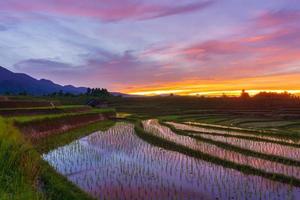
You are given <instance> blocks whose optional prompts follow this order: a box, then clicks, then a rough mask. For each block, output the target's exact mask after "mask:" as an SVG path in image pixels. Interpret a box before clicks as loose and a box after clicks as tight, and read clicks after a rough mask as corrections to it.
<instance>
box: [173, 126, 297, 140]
mask: <svg viewBox="0 0 300 200" xmlns="http://www.w3.org/2000/svg"><path fill="white" fill-rule="evenodd" d="M168 123H170V124H171V125H174V126H176V127H177V128H179V129H182V130H189V131H197V132H202V133H214V134H227V135H231V136H245V135H246V136H250V137H254V138H257V139H265V140H270V141H278V142H283V143H289V144H298V145H299V146H300V141H299V140H295V139H291V138H286V137H278V135H277V136H276V135H274V136H273V137H272V136H269V134H267V135H264V131H259V130H257V131H254V130H251V129H244V128H239V127H229V126H223V125H213V124H205V123H199V122H185V123H184V124H181V123H175V122H168ZM188 125H191V126H188Z"/></svg>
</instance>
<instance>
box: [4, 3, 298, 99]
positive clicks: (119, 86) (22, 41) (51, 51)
mask: <svg viewBox="0 0 300 200" xmlns="http://www.w3.org/2000/svg"><path fill="white" fill-rule="evenodd" d="M0 58H1V61H0V65H1V66H3V67H5V68H7V69H9V70H12V71H14V72H22V73H27V74H29V75H31V76H33V77H35V78H38V79H41V78H46V79H50V80H52V81H54V82H56V83H59V84H63V85H68V84H73V85H75V86H86V87H101V88H102V87H105V88H108V89H109V90H110V91H119V92H124V93H130V94H144V95H153V94H169V93H175V94H181V95H219V94H223V93H226V94H239V93H240V91H241V90H242V89H246V90H248V91H249V92H250V93H251V94H252V93H253V94H254V93H257V92H259V91H276V92H280V91H289V92H292V93H300V1H299V0H263V1H262V0H243V1H241V0H177V1H174V0H152V1H150V0H89V1H82V0H43V1H41V0H26V1H24V0H0Z"/></svg>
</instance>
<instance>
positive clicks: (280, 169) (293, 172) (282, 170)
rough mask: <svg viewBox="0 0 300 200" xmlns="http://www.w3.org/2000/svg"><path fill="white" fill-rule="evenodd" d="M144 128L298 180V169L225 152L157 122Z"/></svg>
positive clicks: (197, 147)
mask: <svg viewBox="0 0 300 200" xmlns="http://www.w3.org/2000/svg"><path fill="white" fill-rule="evenodd" d="M143 124H144V128H145V130H146V131H148V132H150V133H153V134H156V135H158V136H160V137H163V138H164V139H166V140H170V141H172V142H175V143H178V144H182V145H184V146H187V147H189V148H192V149H194V150H198V151H200V152H202V153H205V154H209V155H212V156H215V157H218V158H222V159H224V160H228V161H232V162H235V163H238V164H241V165H248V166H251V167H254V168H256V169H261V170H263V171H267V172H272V173H278V174H286V175H288V176H292V177H295V178H299V179H300V167H298V166H289V165H283V164H280V163H276V162H272V161H268V160H264V159H260V158H256V157H253V156H247V155H244V154H242V153H238V152H235V151H231V150H226V149H223V148H221V147H218V146H215V145H212V144H209V143H205V142H201V141H198V140H196V139H194V138H191V137H188V136H181V135H178V134H176V133H174V132H173V131H172V130H170V129H169V128H168V127H165V126H162V125H160V124H159V123H158V121H157V120H147V121H144V123H143Z"/></svg>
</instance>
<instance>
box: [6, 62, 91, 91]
mask: <svg viewBox="0 0 300 200" xmlns="http://www.w3.org/2000/svg"><path fill="white" fill-rule="evenodd" d="M86 89H87V88H85V87H74V86H72V85H66V86H62V85H58V84H56V83H53V82H52V81H50V80H46V79H41V80H37V79H35V78H32V77H31V76H28V75H27V74H22V73H14V72H11V71H9V70H7V69H5V68H4V67H1V66H0V94H4V93H6V92H9V93H12V94H18V93H20V92H26V93H28V94H30V95H44V94H50V93H53V92H58V91H60V90H62V91H63V92H69V93H72V94H80V93H84V92H86Z"/></svg>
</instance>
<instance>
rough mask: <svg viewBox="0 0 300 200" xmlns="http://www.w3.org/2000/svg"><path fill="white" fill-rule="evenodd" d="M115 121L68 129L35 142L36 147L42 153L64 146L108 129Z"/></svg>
mask: <svg viewBox="0 0 300 200" xmlns="http://www.w3.org/2000/svg"><path fill="white" fill-rule="evenodd" d="M114 123H115V122H114V121H100V122H96V123H92V124H89V125H86V126H84V127H80V128H77V129H74V130H70V131H67V132H65V133H63V134H59V135H53V136H50V137H46V138H43V139H41V140H39V141H38V142H37V143H36V144H35V148H36V149H37V151H38V152H40V153H47V152H48V151H50V150H52V149H56V148H57V147H60V146H64V145H65V144H68V143H70V142H72V141H74V140H77V139H79V138H81V137H83V136H86V135H89V134H90V133H93V132H95V131H99V130H102V131H104V130H106V129H107V128H109V127H111V126H113V125H114Z"/></svg>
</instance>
